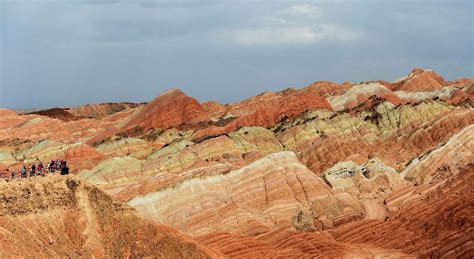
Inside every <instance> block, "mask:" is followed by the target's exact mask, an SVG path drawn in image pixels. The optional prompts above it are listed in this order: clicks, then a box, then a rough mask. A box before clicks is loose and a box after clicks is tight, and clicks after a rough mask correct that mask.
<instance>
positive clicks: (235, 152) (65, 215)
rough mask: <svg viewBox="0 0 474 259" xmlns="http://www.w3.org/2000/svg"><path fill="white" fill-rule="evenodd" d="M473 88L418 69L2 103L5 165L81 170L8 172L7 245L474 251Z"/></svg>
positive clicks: (126, 251) (312, 253)
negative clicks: (272, 88)
mask: <svg viewBox="0 0 474 259" xmlns="http://www.w3.org/2000/svg"><path fill="white" fill-rule="evenodd" d="M473 89H474V80H472V79H468V78H461V79H457V80H456V81H446V80H445V79H444V78H443V77H442V76H440V75H438V74H437V73H436V72H434V71H432V70H423V69H419V68H417V69H414V70H413V71H411V72H410V73H409V74H408V75H407V76H406V77H403V78H401V79H399V80H396V81H394V82H387V81H382V80H378V81H374V80H372V81H367V82H361V83H358V84H351V83H349V82H344V83H342V84H337V83H332V82H326V81H320V82H315V83H313V84H311V85H309V86H307V87H304V88H302V89H293V88H290V89H287V90H284V91H281V92H275V93H273V92H266V93H263V94H261V95H259V96H255V97H251V98H249V99H247V100H243V101H241V102H238V103H233V104H220V103H217V102H213V101H209V102H206V103H202V104H201V103H199V102H198V101H197V100H196V99H194V98H192V97H189V96H187V95H186V94H184V93H183V92H181V91H180V90H177V89H172V90H169V91H166V92H164V93H162V94H160V95H159V96H158V97H156V98H155V99H154V100H152V101H151V102H149V103H144V104H132V103H117V104H98V105H86V106H81V107H78V108H67V109H52V110H46V111H37V112H34V113H31V114H19V113H16V112H14V111H9V110H5V109H2V110H0V169H4V168H9V169H10V171H12V170H13V171H17V170H18V169H19V168H20V167H21V165H22V164H26V165H29V164H31V163H33V162H35V161H38V160H41V161H43V162H44V161H48V160H51V159H66V160H68V161H69V164H70V166H71V169H72V170H71V171H72V172H73V173H74V174H75V176H74V177H72V178H67V180H66V179H61V178H60V177H56V176H49V177H46V178H41V179H39V180H33V179H31V180H30V179H29V180H18V179H16V180H13V181H9V182H6V183H3V185H2V190H5V191H3V193H2V192H1V191H0V211H2V214H1V215H0V220H2V221H3V222H4V223H5V224H2V226H0V229H1V230H2V231H0V248H2V249H0V250H1V251H2V252H3V254H1V253H2V252H0V256H20V255H28V253H31V252H32V251H38V253H39V254H38V255H41V256H81V255H82V256H100V255H101V256H152V257H154V256H164V257H208V256H210V257H219V256H229V257H243V258H249V257H250V258H255V257H258V258H261V257H420V256H421V257H463V258H466V257H471V256H473V255H474V253H473V251H474V245H473V244H474V243H472V240H473V239H474V238H473V235H472V233H473V231H472V224H473V220H474V218H473V215H474V214H473V211H472V197H473V195H472V191H471V190H472V187H473V186H472V183H473V181H472V178H473V175H472V174H473V173H474V164H473V162H472V161H474V155H473V154H474V153H473V150H474V142H473V141H474V110H473V104H474V103H473V100H474V91H473ZM64 181H66V182H64ZM67 181H69V182H70V181H72V182H75V183H77V184H78V186H80V187H77V188H78V189H77V190H80V191H78V192H72V193H71V191H68V187H67V183H68V182H67ZM46 186H47V187H46ZM92 186H96V187H97V188H98V189H96V188H95V187H92ZM99 190H100V191H99ZM103 192H105V193H107V194H105V193H103ZM32 193H33V194H34V195H33V194H32ZM96 194H97V195H98V196H97V197H96V196H94V195H96ZM38 195H39V196H38ZM58 195H59V196H58ZM61 195H62V196H61ZM109 195H110V196H109ZM38 197H42V199H41V200H39V198H38ZM59 197H62V198H59ZM64 197H67V198H64ZM87 197H89V198H87ZM91 197H92V198H91ZM63 200H64V202H63ZM69 200H71V202H69ZM119 200H120V201H119ZM60 201H61V202H60ZM105 201H107V202H105ZM99 203H100V204H99ZM124 203H128V205H124ZM110 204H112V205H110ZM104 208H107V211H110V213H111V215H109V214H108V215H104V214H103V213H104V211H103V209H104ZM107 213H109V212H107ZM109 216H112V219H110V220H107V219H105V218H104V217H109ZM51 218H58V219H60V220H55V221H51ZM69 220H72V221H74V224H66V223H65V222H68V221H69ZM31 222H35V224H33V225H32V228H31V229H29V230H28V228H25V226H28V224H30V223H31ZM31 224H32V223H31ZM156 224H160V225H159V226H157V225H156ZM163 225H167V226H168V227H164V226H163ZM180 232H182V233H183V234H181V233H180ZM123 233H128V234H127V236H129V237H128V238H126V239H123V240H117V239H116V236H117V235H122V234H123ZM15 235H16V236H18V238H15ZM57 236H60V237H61V239H60V240H58V239H56V237H57ZM32 238H33V239H34V240H35V242H31V243H23V242H21V240H24V239H32ZM51 240H52V241H51Z"/></svg>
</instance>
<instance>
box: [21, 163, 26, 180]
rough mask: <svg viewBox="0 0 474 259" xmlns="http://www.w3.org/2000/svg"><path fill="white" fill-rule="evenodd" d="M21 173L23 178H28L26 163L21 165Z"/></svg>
mask: <svg viewBox="0 0 474 259" xmlns="http://www.w3.org/2000/svg"><path fill="white" fill-rule="evenodd" d="M20 174H21V178H26V166H25V165H23V166H22V167H21V171H20Z"/></svg>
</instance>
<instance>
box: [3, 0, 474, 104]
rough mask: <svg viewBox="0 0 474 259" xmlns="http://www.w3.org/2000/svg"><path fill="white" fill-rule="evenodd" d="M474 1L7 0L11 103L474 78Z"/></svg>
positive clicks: (233, 97) (208, 95)
mask: <svg viewBox="0 0 474 259" xmlns="http://www.w3.org/2000/svg"><path fill="white" fill-rule="evenodd" d="M473 19H474V1H470V0H466V1H448V0H446V1H409V0H399V1H389V0H386V1H384V0H378V1H377V0H366V1H363V0H325V1H323V0H318V1H290V0H287V1H278V0H273V1H270V0H266V1H263V0H238V1H237V0H234V1H233V0H221V1H218V0H208V1H206V0H202V1H198V0H175V1H171V0H143V1H142V0H121V1H120V0H97V1H92V0H0V107H3V108H10V109H30V108H49V107H70V106H78V105H81V104H87V103H99V102H116V101H132V102H143V101H149V100H152V99H153V98H155V96H157V95H158V94H159V93H161V92H163V91H165V90H166V89H169V88H179V89H181V90H183V91H184V92H185V93H186V94H188V95H190V96H193V97H195V98H197V99H198V100H199V101H201V102H204V101H208V100H215V101H218V102H221V103H229V102H237V101H240V100H242V99H245V98H247V97H250V96H254V95H257V94H260V93H262V92H264V91H279V90H283V89H286V88H288V87H297V88H300V87H304V86H306V85H308V84H310V83H312V82H315V81H319V80H328V81H333V82H343V81H350V82H353V83H356V82H360V81H365V80H374V79H383V80H388V81H392V80H395V79H397V78H400V77H402V76H405V75H407V74H408V73H409V72H410V71H411V70H412V69H413V68H415V67H422V68H430V69H434V70H435V71H437V72H438V73H440V74H441V75H443V76H444V77H445V78H446V79H448V80H454V79H456V78H459V77H474V64H473V50H474V44H473V38H474V37H473V35H474V34H473V31H474V28H473V27H474V25H473Z"/></svg>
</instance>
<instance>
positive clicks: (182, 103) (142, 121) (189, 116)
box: [124, 89, 209, 130]
mask: <svg viewBox="0 0 474 259" xmlns="http://www.w3.org/2000/svg"><path fill="white" fill-rule="evenodd" d="M206 121H209V116H208V114H207V113H206V111H205V109H204V107H203V106H202V105H201V104H200V103H199V102H198V101H197V100H196V99H194V98H192V97H189V96H187V95H186V94H185V93H183V92H182V91H181V90H179V89H170V90H168V91H165V92H163V93H161V94H160V95H159V96H158V97H156V98H155V99H154V100H153V101H151V102H150V103H148V104H146V105H145V106H144V107H143V108H141V109H139V110H137V111H136V112H135V113H134V114H133V115H132V118H131V120H130V121H129V122H128V123H127V124H126V125H125V127H124V129H125V130H127V129H132V128H135V127H141V128H145V129H149V128H158V129H166V128H169V127H173V126H179V125H183V124H188V125H192V124H197V123H200V122H206Z"/></svg>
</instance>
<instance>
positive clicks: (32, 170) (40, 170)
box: [3, 160, 69, 179]
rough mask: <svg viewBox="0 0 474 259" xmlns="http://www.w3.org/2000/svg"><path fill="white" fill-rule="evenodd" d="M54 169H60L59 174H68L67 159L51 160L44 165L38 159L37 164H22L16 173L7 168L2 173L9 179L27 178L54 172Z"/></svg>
mask: <svg viewBox="0 0 474 259" xmlns="http://www.w3.org/2000/svg"><path fill="white" fill-rule="evenodd" d="M56 171H60V172H61V175H66V174H69V167H68V165H67V161H66V160H51V162H49V163H48V164H47V165H46V167H45V166H44V165H43V163H42V162H41V161H38V164H36V163H32V164H31V166H30V167H29V168H27V167H26V166H25V165H23V166H22V167H21V169H20V171H19V172H18V173H17V172H15V171H11V172H10V170H9V169H8V168H7V169H5V172H4V173H3V177H7V178H10V179H15V178H28V177H34V176H45V175H46V174H47V173H54V172H56Z"/></svg>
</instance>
